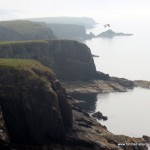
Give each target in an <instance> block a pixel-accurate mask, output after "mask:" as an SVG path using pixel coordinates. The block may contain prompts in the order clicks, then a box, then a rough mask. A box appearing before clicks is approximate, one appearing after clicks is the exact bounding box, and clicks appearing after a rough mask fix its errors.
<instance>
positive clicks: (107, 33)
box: [96, 29, 133, 38]
mask: <svg viewBox="0 0 150 150" xmlns="http://www.w3.org/2000/svg"><path fill="white" fill-rule="evenodd" d="M131 35H133V34H128V33H127V34H125V33H122V32H119V33H116V32H114V31H112V30H111V29H109V30H107V31H105V32H102V33H100V34H98V35H97V36H96V37H102V38H112V37H114V36H131Z"/></svg>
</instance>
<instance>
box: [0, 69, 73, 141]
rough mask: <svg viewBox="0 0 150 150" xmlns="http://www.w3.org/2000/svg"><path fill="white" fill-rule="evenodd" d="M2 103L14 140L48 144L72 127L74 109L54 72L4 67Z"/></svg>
mask: <svg viewBox="0 0 150 150" xmlns="http://www.w3.org/2000/svg"><path fill="white" fill-rule="evenodd" d="M0 76H1V77H0V105H1V108H2V112H3V116H4V119H5V124H6V127H7V130H8V133H9V136H10V139H11V142H13V143H28V144H44V143H46V144H48V143H49V141H50V140H53V139H54V140H62V139H63V138H64V137H65V134H66V130H69V129H71V128H72V109H71V105H70V104H69V103H68V100H67V97H66V93H65V90H64V89H63V88H62V86H61V84H60V83H59V82H58V81H57V80H56V79H55V77H54V76H53V75H47V73H46V72H41V71H39V70H38V69H37V68H32V69H31V68H28V69H24V68H19V69H18V68H14V67H0Z"/></svg>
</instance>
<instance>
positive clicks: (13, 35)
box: [0, 21, 56, 41]
mask: <svg viewBox="0 0 150 150" xmlns="http://www.w3.org/2000/svg"><path fill="white" fill-rule="evenodd" d="M0 35H1V36H0V41H21V40H41V39H42V40H43V39H46V40H47V39H56V37H55V35H54V33H53V32H52V30H51V29H50V28H48V27H47V26H46V25H44V24H42V25H41V24H38V23H34V22H31V21H2V22H0Z"/></svg>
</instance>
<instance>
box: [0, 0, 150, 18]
mask: <svg viewBox="0 0 150 150" xmlns="http://www.w3.org/2000/svg"><path fill="white" fill-rule="evenodd" d="M149 8H150V0H0V20H9V19H23V18H34V17H53V16H54V17H55V16H77V17H93V18H95V19H101V20H111V19H118V18H119V19H121V18H122V19H130V18H131V19H132V18H145V19H146V18H150V9H149Z"/></svg>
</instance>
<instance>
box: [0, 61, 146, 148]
mask: <svg viewBox="0 0 150 150" xmlns="http://www.w3.org/2000/svg"><path fill="white" fill-rule="evenodd" d="M0 106H1V110H2V114H3V119H4V122H5V125H6V128H7V131H8V132H7V134H8V135H9V138H10V141H9V142H10V143H6V141H4V140H2V139H1V140H0V146H1V147H3V148H5V149H8V148H9V149H16V150H21V149H41V150H42V149H53V150H58V149H63V150H76V149H82V150H98V149H102V150H121V149H126V150H134V149H137V150H146V149H147V148H146V147H145V146H142V147H141V146H140V144H139V145H138V146H133V145H131V146H128V145H126V144H123V143H136V144H138V143H144V142H147V140H146V139H148V138H147V137H146V136H144V137H143V138H130V137H127V136H123V135H113V134H112V133H110V132H109V131H108V130H107V128H106V127H105V126H102V125H101V124H99V123H98V122H97V121H96V120H95V119H93V118H91V117H90V116H89V114H87V113H86V112H84V111H83V110H81V109H80V108H79V107H77V106H76V104H75V102H74V100H73V99H72V98H71V97H69V96H67V94H66V92H65V89H64V88H63V87H62V85H61V83H60V82H59V81H58V80H57V79H56V78H55V76H54V74H53V72H52V71H51V70H50V69H48V68H47V67H44V66H42V65H41V64H40V63H38V62H36V61H31V60H12V59H0ZM3 119H0V122H1V120H3ZM1 129H2V128H1Z"/></svg>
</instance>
